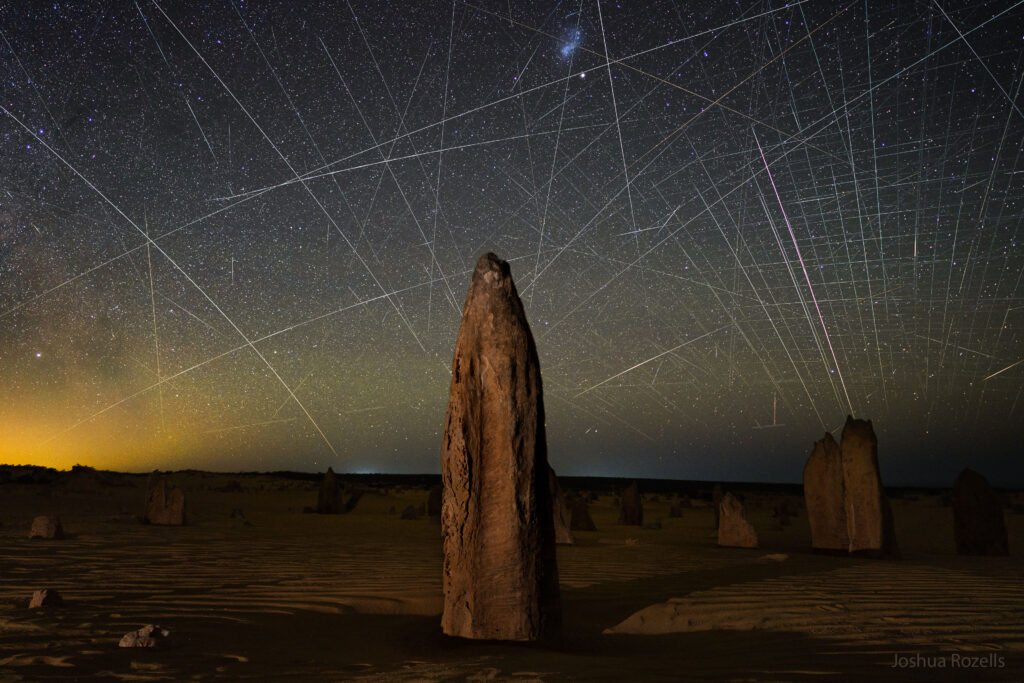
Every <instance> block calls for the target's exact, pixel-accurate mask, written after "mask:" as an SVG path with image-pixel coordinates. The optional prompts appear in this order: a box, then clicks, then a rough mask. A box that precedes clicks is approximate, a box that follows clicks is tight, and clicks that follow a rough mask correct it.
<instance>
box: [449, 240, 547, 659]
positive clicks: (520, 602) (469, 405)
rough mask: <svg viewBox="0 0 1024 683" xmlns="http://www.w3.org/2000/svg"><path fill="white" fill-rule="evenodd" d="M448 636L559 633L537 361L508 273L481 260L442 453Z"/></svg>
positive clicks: (526, 637) (458, 348)
mask: <svg viewBox="0 0 1024 683" xmlns="http://www.w3.org/2000/svg"><path fill="white" fill-rule="evenodd" d="M441 469H442V476H443V482H444V494H443V503H442V535H443V539H444V573H443V589H444V591H443V592H444V611H443V613H442V617H441V627H442V630H443V631H444V633H445V634H447V635H451V636H460V637H463V638H478V639H495V640H522V641H535V640H544V639H548V638H553V637H555V636H556V634H557V632H558V631H559V629H560V624H561V606H560V599H559V592H558V569H557V566H556V563H555V533H554V522H553V515H552V510H551V496H550V493H549V491H548V463H547V442H546V437H545V433H544V402H543V396H542V388H541V374H540V362H539V360H538V357H537V349H536V345H535V344H534V341H533V336H532V335H531V333H530V328H529V325H528V324H527V321H526V314H525V312H524V310H523V305H522V302H521V301H520V299H519V295H518V294H517V292H516V288H515V284H514V283H513V281H512V276H511V273H510V271H509V267H508V264H507V263H505V262H504V261H501V260H500V259H498V257H496V256H495V255H494V254H485V255H484V256H482V257H481V258H480V260H479V261H478V262H477V265H476V268H475V270H474V272H473V279H472V282H471V284H470V287H469V293H468V295H467V297H466V303H465V306H464V307H463V313H462V324H461V327H460V329H459V336H458V340H457V341H456V344H455V353H454V358H453V361H452V382H451V389H450V392H449V402H448V410H447V415H446V416H445V429H444V437H443V445H442V452H441Z"/></svg>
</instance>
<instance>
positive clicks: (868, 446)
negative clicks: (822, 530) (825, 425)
mask: <svg viewBox="0 0 1024 683" xmlns="http://www.w3.org/2000/svg"><path fill="white" fill-rule="evenodd" d="M839 450H840V453H841V457H842V462H843V497H844V500H845V502H846V506H845V507H846V529H847V533H848V535H849V538H850V545H849V550H850V552H851V553H862V554H868V555H876V556H884V557H895V556H896V555H898V550H897V548H896V535H895V531H894V530H893V519H892V510H891V508H890V507H889V499H888V498H887V497H886V495H885V490H884V489H883V488H882V478H881V476H880V474H879V472H878V439H877V438H876V437H875V431H874V429H873V428H872V426H871V420H856V419H854V418H853V417H852V416H848V417H847V418H846V426H844V427H843V436H842V440H841V442H840V446H839Z"/></svg>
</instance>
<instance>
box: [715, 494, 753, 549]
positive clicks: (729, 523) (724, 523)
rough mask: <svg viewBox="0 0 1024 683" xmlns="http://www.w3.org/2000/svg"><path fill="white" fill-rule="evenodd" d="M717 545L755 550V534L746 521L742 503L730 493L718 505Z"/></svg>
mask: <svg viewBox="0 0 1024 683" xmlns="http://www.w3.org/2000/svg"><path fill="white" fill-rule="evenodd" d="M718 545H721V546H727V547H731V548H756V547H757V532H756V531H754V525H753V524H751V523H750V521H749V520H747V513H746V510H744V509H743V503H741V502H740V501H739V499H738V498H736V496H734V495H732V494H731V493H726V494H725V495H724V496H722V502H721V503H719V505H718Z"/></svg>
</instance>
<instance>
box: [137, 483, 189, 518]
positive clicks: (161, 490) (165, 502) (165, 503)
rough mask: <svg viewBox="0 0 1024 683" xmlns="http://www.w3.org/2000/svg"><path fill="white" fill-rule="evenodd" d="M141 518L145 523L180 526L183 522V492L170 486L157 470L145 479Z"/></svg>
mask: <svg viewBox="0 0 1024 683" xmlns="http://www.w3.org/2000/svg"><path fill="white" fill-rule="evenodd" d="M143 519H144V521H145V522H146V523H147V524H160V525H163V526H181V525H182V524H184V523H185V492H184V491H182V490H181V489H179V488H178V487H177V486H171V484H170V483H169V482H168V481H167V478H166V477H164V476H162V475H161V474H160V473H159V472H153V473H152V474H150V475H149V479H148V480H147V481H146V510H145V513H144V515H143Z"/></svg>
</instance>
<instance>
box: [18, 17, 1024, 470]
mask: <svg viewBox="0 0 1024 683" xmlns="http://www.w3.org/2000/svg"><path fill="white" fill-rule="evenodd" d="M1022 26H1024V2H974V3H966V2H958V3H954V2H935V1H932V2H924V1H913V2H904V1H902V0H901V1H899V2H896V3H887V4H883V3H876V2H872V1H871V0H868V1H865V0H855V1H854V2H818V1H816V0H815V1H811V0H804V1H802V2H791V3H771V2H754V3H742V4H740V3H724V2H715V3H684V2H679V1H678V0H672V1H661V0H653V1H652V2H644V3H634V2H610V1H605V2H596V1H594V0H584V1H582V2H581V1H579V0H576V1H570V2H514V3H510V2H497V1H489V0H480V1H474V2H464V1H462V0H456V1H454V2H447V1H441V0H438V1H437V2H434V1H430V2H422V3H385V2H360V1H359V0H344V1H343V2H340V3H335V2H323V1H316V2H295V3H292V2H253V1H246V2H240V1H234V2H198V3H181V2H171V1H169V0H159V1H156V2H154V1H153V0H145V1H143V0H133V1H132V2H56V3H54V2H47V3H42V2H26V3H17V4H14V3H9V4H7V5H4V6H3V7H2V8H0V75H2V78H3V86H2V90H3V95H2V100H0V149H2V156H0V386H3V388H4V399H5V400H4V401H3V403H2V405H0V461H6V462H15V463H22V462H24V463H36V464H43V465H51V466H57V467H69V466H71V465H72V464H75V463H82V464H89V465H93V466H97V467H106V468H112V469H127V470H149V469H153V468H155V467H160V468H185V467H195V468H202V469H210V470H256V469H262V470H266V469H296V470H323V469H325V468H326V467H327V466H328V465H332V466H333V467H334V468H335V469H337V470H343V471H384V472H433V471H437V470H438V468H439V448H440V430H441V426H442V421H443V418H444V410H445V405H446V402H447V397H448V396H447V395H448V385H449V382H450V371H449V366H450V362H451V354H452V348H453V346H454V342H455V337H456V335H457V332H458V326H459V322H460V316H461V308H462V302H463V299H464V297H465V293H466V290H467V287H468V284H469V277H470V274H471V269H472V267H473V265H474V263H475V262H476V259H477V257H478V256H479V255H480V254H482V253H484V252H486V251H493V252H495V253H496V254H498V255H499V256H501V257H502V258H504V259H506V260H507V261H509V263H510V265H511V268H512V273H513V276H514V277H515V279H516V282H517V286H518V288H519V291H520V295H521V296H522V298H523V301H524V304H525V306H526V311H527V315H528V318H529V320H530V324H531V327H532V329H533V332H534V336H535V337H536V339H537V344H538V351H539V354H540V359H541V367H542V370H543V373H544V374H543V378H544V390H545V398H546V401H545V403H546V408H547V418H548V427H547V434H548V438H549V441H550V443H549V453H550V458H551V461H552V464H553V465H554V467H555V468H556V469H557V470H558V471H559V472H560V473H566V474H590V475H627V476H647V477H676V478H689V479H732V480H767V481H798V480H799V476H800V471H801V468H802V463H803V461H804V459H805V458H806V456H807V454H808V452H809V450H810V446H811V444H812V442H813V441H814V440H815V439H818V438H820V437H821V435H822V433H823V432H824V431H834V430H837V429H839V428H840V427H841V425H842V424H843V421H844V420H845V417H846V415H847V414H853V415H855V416H856V417H860V418H867V419H872V420H873V421H874V424H875V429H876V431H877V432H878V435H879V440H880V459H881V461H882V472H883V475H884V476H885V478H886V481H887V482H891V483H920V484H937V485H948V484H949V482H951V481H952V478H953V477H954V476H955V474H956V472H958V471H959V470H960V469H961V468H962V467H964V466H968V465H970V466H972V467H977V468H978V469H981V470H983V471H985V472H986V473H987V474H988V475H989V476H990V478H992V479H993V480H994V482H995V481H998V482H1000V483H1004V484H1005V485H1010V484H1016V485H1022V484H1024V466H1022V464H1021V462H1020V457H1019V456H1020V455H1021V453H1020V449H1019V445H1018V442H1019V439H1017V438H1016V432H1017V431H1018V429H1019V425H1020V424H1022V418H1024V406H1022V405H1021V393H1022V391H1024V381H1022V380H1024V365H1022V363H1024V343H1022V333H1024V289H1022V278H1024V253H1022V248H1021V244H1020V241H1021V239H1024V235H1022V234H1021V231H1022V216H1024V203H1022V200H1024V156H1022V155H1024V110H1022V100H1021V87H1022V83H1024V29H1022V28H1021V27H1022Z"/></svg>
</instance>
